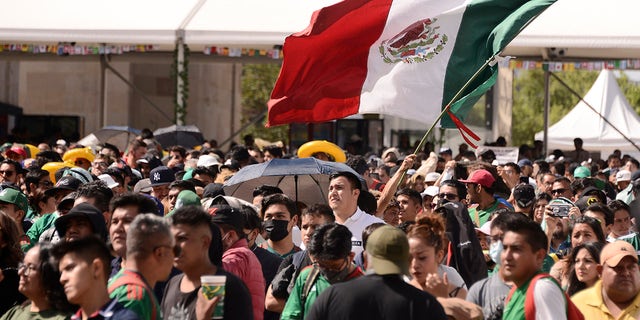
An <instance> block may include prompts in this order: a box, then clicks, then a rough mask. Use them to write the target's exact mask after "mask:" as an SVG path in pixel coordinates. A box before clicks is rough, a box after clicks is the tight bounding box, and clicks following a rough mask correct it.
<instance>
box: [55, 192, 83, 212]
mask: <svg viewBox="0 0 640 320" xmlns="http://www.w3.org/2000/svg"><path fill="white" fill-rule="evenodd" d="M76 197H78V193H77V192H75V191H74V192H71V193H69V194H68V195H66V196H64V198H62V200H60V203H58V205H57V206H56V209H58V211H61V210H62V209H64V208H70V207H73V203H74V202H75V201H76Z"/></svg>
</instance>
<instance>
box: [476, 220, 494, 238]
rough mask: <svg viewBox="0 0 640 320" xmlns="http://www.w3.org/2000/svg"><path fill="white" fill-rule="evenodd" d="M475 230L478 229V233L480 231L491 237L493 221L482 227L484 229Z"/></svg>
mask: <svg viewBox="0 0 640 320" xmlns="http://www.w3.org/2000/svg"><path fill="white" fill-rule="evenodd" d="M475 229H476V231H480V232H482V233H483V234H486V235H488V236H490V235H491V221H487V222H485V223H484V224H483V225H482V227H480V228H475Z"/></svg>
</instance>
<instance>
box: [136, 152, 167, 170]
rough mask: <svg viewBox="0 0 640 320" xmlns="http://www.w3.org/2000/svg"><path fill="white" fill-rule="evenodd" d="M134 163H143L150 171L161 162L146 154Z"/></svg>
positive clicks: (150, 154)
mask: <svg viewBox="0 0 640 320" xmlns="http://www.w3.org/2000/svg"><path fill="white" fill-rule="evenodd" d="M136 163H145V164H148V165H149V168H151V169H152V170H153V169H155V168H157V167H159V166H161V165H162V160H160V159H159V158H158V157H156V156H155V155H153V154H152V153H147V154H145V155H144V157H142V158H140V159H138V160H136Z"/></svg>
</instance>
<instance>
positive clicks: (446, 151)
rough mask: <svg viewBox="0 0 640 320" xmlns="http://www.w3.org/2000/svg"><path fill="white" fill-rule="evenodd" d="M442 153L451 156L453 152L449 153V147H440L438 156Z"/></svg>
mask: <svg viewBox="0 0 640 320" xmlns="http://www.w3.org/2000/svg"><path fill="white" fill-rule="evenodd" d="M442 153H447V154H449V155H452V154H453V151H451V148H449V147H442V148H440V152H438V154H442Z"/></svg>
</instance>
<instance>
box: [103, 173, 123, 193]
mask: <svg viewBox="0 0 640 320" xmlns="http://www.w3.org/2000/svg"><path fill="white" fill-rule="evenodd" d="M98 179H100V180H101V181H102V182H104V184H106V185H107V187H109V189H113V188H115V187H117V186H119V185H120V184H119V183H117V182H116V181H115V180H113V178H112V177H111V176H110V175H108V174H106V173H105V174H101V175H99V176H98Z"/></svg>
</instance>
